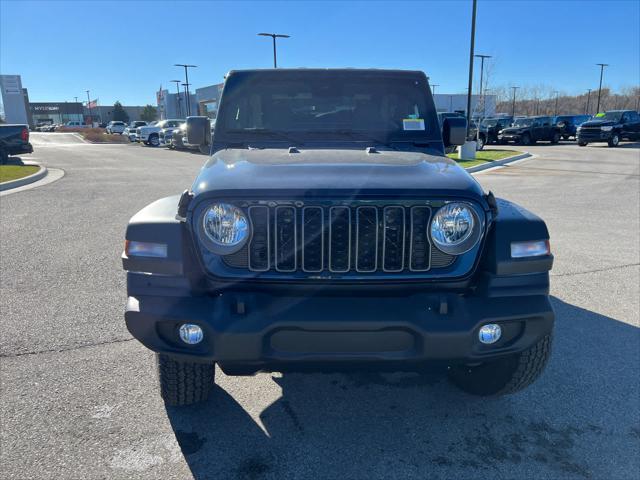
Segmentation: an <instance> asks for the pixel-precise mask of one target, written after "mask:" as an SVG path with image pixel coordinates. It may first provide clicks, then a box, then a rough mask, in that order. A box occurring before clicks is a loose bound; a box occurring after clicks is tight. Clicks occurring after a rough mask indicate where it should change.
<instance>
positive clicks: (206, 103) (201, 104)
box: [196, 83, 224, 119]
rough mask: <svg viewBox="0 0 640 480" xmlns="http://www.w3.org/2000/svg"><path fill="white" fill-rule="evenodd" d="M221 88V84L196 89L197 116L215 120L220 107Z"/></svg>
mask: <svg viewBox="0 0 640 480" xmlns="http://www.w3.org/2000/svg"><path fill="white" fill-rule="evenodd" d="M223 86H224V84H223V83H218V84H216V85H209V86H208V87H202V88H198V89H196V99H197V100H198V112H199V115H203V116H207V117H209V118H211V119H215V118H216V117H217V116H218V106H219V105H220V95H221V94H222V87H223Z"/></svg>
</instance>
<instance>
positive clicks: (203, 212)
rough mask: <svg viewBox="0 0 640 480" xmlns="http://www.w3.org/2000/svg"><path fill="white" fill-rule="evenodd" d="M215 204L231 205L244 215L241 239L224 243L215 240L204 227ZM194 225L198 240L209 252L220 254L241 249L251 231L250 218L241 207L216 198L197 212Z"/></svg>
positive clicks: (249, 236)
mask: <svg viewBox="0 0 640 480" xmlns="http://www.w3.org/2000/svg"><path fill="white" fill-rule="evenodd" d="M216 206H227V207H231V209H234V210H237V211H238V212H239V213H241V214H242V216H243V217H244V220H245V224H246V226H245V228H244V230H245V234H244V236H243V237H242V239H241V240H239V241H238V242H236V243H233V244H224V243H221V242H219V241H217V240H216V239H215V238H214V236H213V235H211V234H210V232H209V231H208V230H207V227H206V221H207V215H208V214H209V212H210V211H211V210H213V208H214V207H216ZM196 225H197V231H198V238H199V239H200V242H201V243H202V244H203V245H204V246H205V247H206V249H207V250H209V251H210V252H211V253H214V254H216V255H220V256H224V255H231V254H233V253H236V252H238V251H240V250H242V248H243V247H244V246H245V245H246V244H247V243H248V242H249V241H250V239H251V235H252V231H253V229H252V228H251V220H250V218H249V215H248V214H247V212H246V211H245V210H244V209H243V208H241V207H239V206H238V205H235V204H233V203H231V202H227V201H224V200H216V201H213V202H210V203H208V204H207V205H205V206H204V207H202V208H201V209H200V211H199V212H198V215H197V216H196Z"/></svg>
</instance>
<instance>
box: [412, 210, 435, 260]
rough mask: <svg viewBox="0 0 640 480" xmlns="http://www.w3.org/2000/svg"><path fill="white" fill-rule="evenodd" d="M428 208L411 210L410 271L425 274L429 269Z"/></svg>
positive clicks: (429, 214) (429, 212)
mask: <svg viewBox="0 0 640 480" xmlns="http://www.w3.org/2000/svg"><path fill="white" fill-rule="evenodd" d="M430 218H431V209H430V208H429V207H413V208H411V239H410V242H411V244H410V252H409V259H410V262H411V263H410V269H411V270H413V271H414V272H426V271H427V270H429V268H430V267H431V244H430V243H429V219H430Z"/></svg>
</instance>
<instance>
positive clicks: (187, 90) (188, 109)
mask: <svg viewBox="0 0 640 480" xmlns="http://www.w3.org/2000/svg"><path fill="white" fill-rule="evenodd" d="M189 85H191V84H190V83H183V84H182V86H183V87H184V94H185V96H186V97H187V99H188V98H189V93H188V92H189ZM188 102H189V100H187V108H185V110H187V111H188V112H189V113H187V115H186V116H187V117H189V116H191V107H189V103H188ZM181 113H182V112H181Z"/></svg>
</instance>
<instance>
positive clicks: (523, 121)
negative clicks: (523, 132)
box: [513, 118, 533, 127]
mask: <svg viewBox="0 0 640 480" xmlns="http://www.w3.org/2000/svg"><path fill="white" fill-rule="evenodd" d="M532 124H533V118H519V119H517V120H516V121H515V122H513V126H514V127H530V126H531V125H532Z"/></svg>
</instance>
